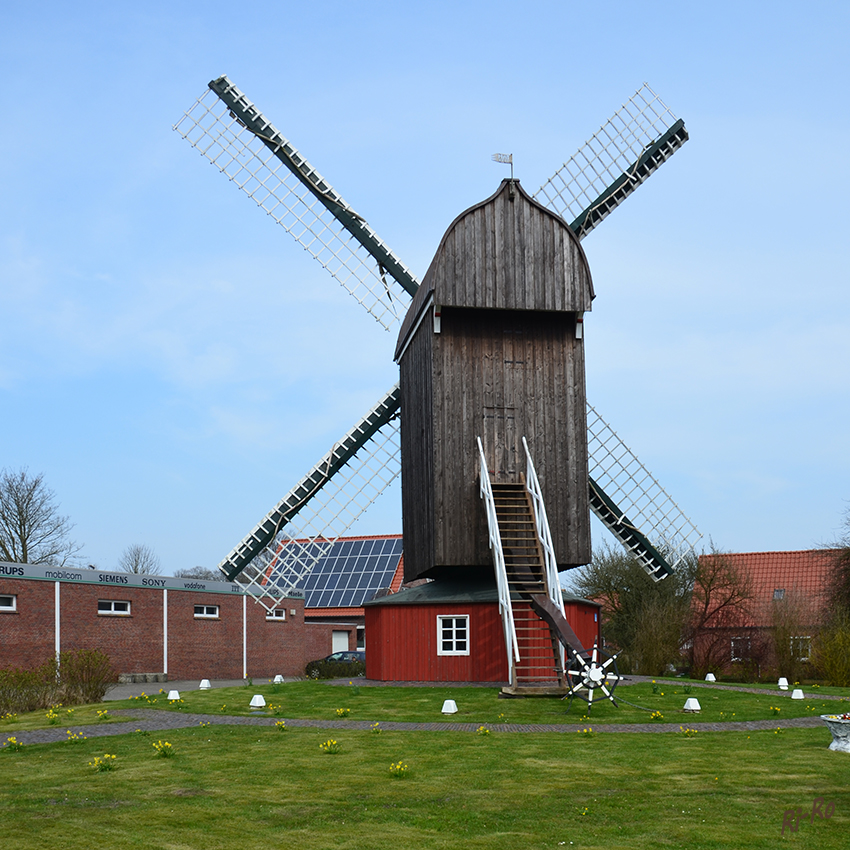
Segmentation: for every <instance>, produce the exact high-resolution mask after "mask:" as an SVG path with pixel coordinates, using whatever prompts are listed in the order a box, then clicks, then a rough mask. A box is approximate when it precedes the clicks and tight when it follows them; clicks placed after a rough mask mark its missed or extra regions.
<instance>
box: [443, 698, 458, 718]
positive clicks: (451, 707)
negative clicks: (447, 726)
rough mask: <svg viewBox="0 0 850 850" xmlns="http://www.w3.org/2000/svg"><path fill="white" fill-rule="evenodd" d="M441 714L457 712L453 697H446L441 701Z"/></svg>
mask: <svg viewBox="0 0 850 850" xmlns="http://www.w3.org/2000/svg"><path fill="white" fill-rule="evenodd" d="M443 714H457V703H456V702H455V701H454V700H453V699H447V700H446V701H445V702H444V703H443Z"/></svg>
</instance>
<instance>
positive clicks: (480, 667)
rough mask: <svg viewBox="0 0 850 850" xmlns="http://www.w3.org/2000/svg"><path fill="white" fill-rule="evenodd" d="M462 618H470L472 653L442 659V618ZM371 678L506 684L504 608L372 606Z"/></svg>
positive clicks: (369, 619) (368, 629)
mask: <svg viewBox="0 0 850 850" xmlns="http://www.w3.org/2000/svg"><path fill="white" fill-rule="evenodd" d="M461 614H468V615H469V640H470V654H469V655H437V615H448V616H458V615H461ZM366 675H367V677H368V678H370V679H377V680H378V681H384V682H504V681H507V678H508V659H507V655H506V654H505V637H504V632H503V631H502V620H501V617H500V616H499V606H498V605H497V604H496V603H494V602H490V603H481V604H443V605H396V606H392V605H375V606H369V605H367V606H366ZM440 707H441V706H440V705H436V707H435V710H436V712H439V711H440Z"/></svg>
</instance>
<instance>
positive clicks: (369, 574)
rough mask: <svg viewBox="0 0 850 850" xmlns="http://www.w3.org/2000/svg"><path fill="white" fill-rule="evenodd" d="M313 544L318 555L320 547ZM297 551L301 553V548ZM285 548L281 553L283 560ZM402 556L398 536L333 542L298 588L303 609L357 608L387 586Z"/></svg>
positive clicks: (400, 540) (400, 542) (320, 555)
mask: <svg viewBox="0 0 850 850" xmlns="http://www.w3.org/2000/svg"><path fill="white" fill-rule="evenodd" d="M290 545H291V544H290ZM313 545H314V546H315V547H316V552H317V553H320V552H321V548H323V547H321V548H320V546H319V544H318V543H316V544H313ZM326 545H327V544H325V546H326ZM295 548H296V547H294V546H293V549H295ZM298 548H299V550H300V551H301V552H302V553H303V548H301V547H298ZM308 548H309V547H308ZM285 549H286V547H284V553H281V554H282V558H283V559H284V560H285V558H286V554H285ZM401 553H402V539H401V538H400V537H392V538H386V537H381V538H377V539H372V540H337V541H335V542H334V543H333V544H332V545H331V548H330V550H329V551H328V552H327V554H324V555H322V554H319V559H318V561H317V562H316V565H315V567H313V570H312V571H311V572H310V574H309V575H308V576H307V578H306V579H305V580H304V582H303V584H302V585H299V587H298V589H299V590H303V591H304V596H305V603H304V607H305V608H359V607H360V606H362V605H363V603H364V602H368V601H369V600H370V599H372V597H373V596H374V595H375V593H377V591H379V590H381V588H384V587H389V586H390V584H391V583H392V580H393V576H394V575H395V571H396V568H397V567H398V562H399V560H400V558H401Z"/></svg>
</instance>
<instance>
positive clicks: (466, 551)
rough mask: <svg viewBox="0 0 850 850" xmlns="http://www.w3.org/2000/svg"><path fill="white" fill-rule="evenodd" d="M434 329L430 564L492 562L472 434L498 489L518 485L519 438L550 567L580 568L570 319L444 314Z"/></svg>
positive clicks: (577, 419)
mask: <svg viewBox="0 0 850 850" xmlns="http://www.w3.org/2000/svg"><path fill="white" fill-rule="evenodd" d="M442 325H443V330H442V333H441V334H440V335H439V337H436V338H435V341H434V348H435V355H434V358H435V369H434V373H435V389H434V401H433V404H434V422H435V425H434V433H435V435H438V439H436V440H435V442H434V447H433V450H434V455H433V456H434V473H433V475H434V511H435V515H436V517H437V518H439V519H438V522H437V525H436V533H435V538H436V539H435V544H434V550H435V551H434V557H435V560H434V563H435V564H436V565H450V564H470V565H472V564H477V565H487V564H490V563H491V558H492V556H491V554H490V550H489V546H488V544H487V539H488V538H487V524H486V515H485V512H484V509H483V505H482V502H481V499H480V496H479V492H478V486H479V485H478V480H479V478H478V470H479V459H478V448H477V442H476V438H477V437H479V436H480V437H481V440H482V443H483V445H484V453H485V457H486V459H487V463H488V466H489V469H490V471H491V473H492V474H493V477H494V479H495V480H496V481H498V482H518V481H520V480H521V475H522V474H524V472H525V451H524V449H523V447H522V438H523V436H525V437H526V439H527V441H528V444H529V448H530V450H531V453H532V459H533V460H534V465H535V467H536V469H537V475H538V477H539V479H540V482H541V487H542V489H543V497H544V501H545V503H546V510H547V512H548V515H549V524H550V527H551V530H552V537H553V541H554V545H555V554H556V557H557V559H558V563H559V564H562V565H563V566H564V567H566V566H568V565H575V564H582V563H587V561H589V559H590V524H589V504H588V498H587V420H586V409H585V386H584V352H583V346H582V343H581V342H580V341H577V340H576V339H575V317H574V316H573V315H572V314H568V313H530V312H513V311H480V310H451V309H447V310H444V312H443V319H442ZM437 376H439V380H438V379H437ZM440 519H441V521H439V520H440Z"/></svg>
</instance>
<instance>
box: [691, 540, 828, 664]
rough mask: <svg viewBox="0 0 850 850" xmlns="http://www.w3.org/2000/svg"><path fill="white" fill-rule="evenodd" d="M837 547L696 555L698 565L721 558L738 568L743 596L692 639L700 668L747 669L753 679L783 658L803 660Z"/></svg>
mask: <svg viewBox="0 0 850 850" xmlns="http://www.w3.org/2000/svg"><path fill="white" fill-rule="evenodd" d="M838 551H839V550H836V549H806V550H800V551H793V552H742V553H734V554H726V553H724V554H722V555H702V556H700V566H701V567H704V566H707V564H708V559H711V558H721V559H722V561H723V562H724V564H726V565H728V566H729V567H731V568H732V569H733V570H734V571H735V572H737V573H738V575H739V576H740V579H741V581H742V583H743V585H744V586H745V587H746V589H747V591H748V594H747V595H748V599H747V600H746V601H745V602H744V603H743V604H741V605H739V606H736V607H735V610H734V613H733V614H731V615H730V616H725V617H718V618H716V619H715V620H714V621H713V622H712V621H711V620H709V621H708V623H707V628H705V629H703V630H702V631H701V632H700V633H699V634H698V635H697V636H696V637H695V639H694V643H695V647H694V658H695V659H702V660H703V666H705V667H706V668H707V669H712V671H713V672H715V673H717V672H729V671H730V670H731V669H733V668H734V667H735V666H736V665H737V666H739V667H749V668H750V669H751V671H752V673H753V674H754V675H755V676H756V677H762V676H765V675H773V673H775V672H776V671H777V667H781V666H783V659H785V660H787V659H789V658H790V659H793V660H792V664H793V665H797V664H800V663H805V662H807V661H808V660H809V655H810V650H811V642H812V637H813V636H814V634H815V633H816V631H817V629H818V627H819V626H820V625H821V624H822V623H823V621H824V618H825V614H826V613H827V611H828V609H829V603H830V585H831V582H832V575H833V569H834V564H835V556H836V554H837V553H838ZM777 641H780V642H781V645H779V646H778V645H777ZM786 642H787V644H788V646H787V647H786V646H785V644H786ZM695 666H697V667H699V666H700V664H699V662H697V663H696V664H695Z"/></svg>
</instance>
